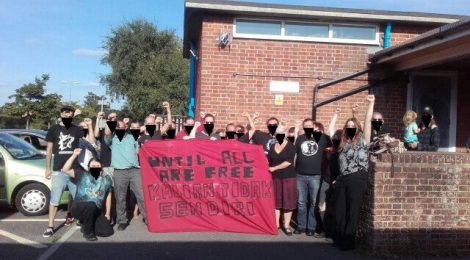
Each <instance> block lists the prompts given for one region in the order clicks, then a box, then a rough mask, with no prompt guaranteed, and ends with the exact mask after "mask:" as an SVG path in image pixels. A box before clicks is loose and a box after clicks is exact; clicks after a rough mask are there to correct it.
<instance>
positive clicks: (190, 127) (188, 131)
mask: <svg viewBox="0 0 470 260" xmlns="http://www.w3.org/2000/svg"><path fill="white" fill-rule="evenodd" d="M193 128H194V126H193V125H185V126H184V131H186V133H187V134H188V135H189V134H191V131H192V130H193Z"/></svg>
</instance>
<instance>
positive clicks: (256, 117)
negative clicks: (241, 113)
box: [251, 112, 259, 120]
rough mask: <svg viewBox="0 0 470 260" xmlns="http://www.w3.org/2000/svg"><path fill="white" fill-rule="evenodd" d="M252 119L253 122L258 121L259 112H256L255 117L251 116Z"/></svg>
mask: <svg viewBox="0 0 470 260" xmlns="http://www.w3.org/2000/svg"><path fill="white" fill-rule="evenodd" d="M251 118H253V120H256V119H258V118H259V112H254V113H253V115H252V116H251Z"/></svg>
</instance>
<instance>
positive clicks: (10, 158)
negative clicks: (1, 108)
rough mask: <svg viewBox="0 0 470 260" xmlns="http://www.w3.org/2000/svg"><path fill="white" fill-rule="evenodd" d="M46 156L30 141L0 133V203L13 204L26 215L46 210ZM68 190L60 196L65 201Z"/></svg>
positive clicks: (47, 183)
mask: <svg viewBox="0 0 470 260" xmlns="http://www.w3.org/2000/svg"><path fill="white" fill-rule="evenodd" d="M45 169H46V156H45V155H44V154H42V153H41V152H40V151H39V150H37V149H36V148H34V147H33V146H32V145H31V144H29V143H27V142H25V141H23V140H22V139H20V138H18V137H15V136H13V135H10V134H7V133H0V203H7V204H9V205H10V206H15V207H16V208H17V209H18V210H19V211H20V212H21V213H22V214H23V215H25V216H39V215H44V214H46V213H47V211H48V209H49V199H50V193H51V180H48V179H46V178H45V177H44V173H45ZM68 196H69V192H64V194H63V195H62V198H61V201H60V203H61V204H67V202H68Z"/></svg>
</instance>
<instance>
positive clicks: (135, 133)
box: [131, 129, 140, 141]
mask: <svg viewBox="0 0 470 260" xmlns="http://www.w3.org/2000/svg"><path fill="white" fill-rule="evenodd" d="M131 134H132V136H133V137H134V140H136V141H137V139H139V135H140V129H131Z"/></svg>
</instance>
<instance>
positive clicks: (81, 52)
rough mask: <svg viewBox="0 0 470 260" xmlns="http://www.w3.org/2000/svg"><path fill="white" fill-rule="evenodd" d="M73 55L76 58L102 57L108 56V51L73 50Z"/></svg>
mask: <svg viewBox="0 0 470 260" xmlns="http://www.w3.org/2000/svg"><path fill="white" fill-rule="evenodd" d="M73 54H74V55H77V56H85V57H100V58H101V57H103V56H104V55H106V54H108V51H107V50H105V49H94V50H92V49H75V50H73Z"/></svg>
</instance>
